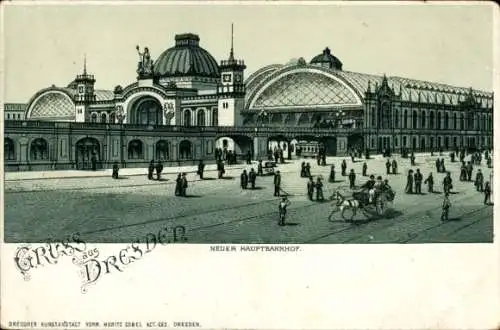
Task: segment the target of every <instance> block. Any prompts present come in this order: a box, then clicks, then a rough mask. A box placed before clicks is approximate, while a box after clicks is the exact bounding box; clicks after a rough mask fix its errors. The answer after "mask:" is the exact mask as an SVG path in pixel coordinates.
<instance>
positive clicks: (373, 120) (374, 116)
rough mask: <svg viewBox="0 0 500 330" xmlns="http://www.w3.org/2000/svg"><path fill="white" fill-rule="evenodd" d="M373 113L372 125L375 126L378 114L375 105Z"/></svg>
mask: <svg viewBox="0 0 500 330" xmlns="http://www.w3.org/2000/svg"><path fill="white" fill-rule="evenodd" d="M371 114H372V127H375V125H376V123H377V115H376V113H375V107H372V111H371Z"/></svg>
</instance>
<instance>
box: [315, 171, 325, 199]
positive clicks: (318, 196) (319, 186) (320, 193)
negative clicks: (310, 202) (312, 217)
mask: <svg viewBox="0 0 500 330" xmlns="http://www.w3.org/2000/svg"><path fill="white" fill-rule="evenodd" d="M316 200H317V201H323V200H325V197H324V196H323V182H321V178H320V177H319V176H318V179H317V180H316Z"/></svg>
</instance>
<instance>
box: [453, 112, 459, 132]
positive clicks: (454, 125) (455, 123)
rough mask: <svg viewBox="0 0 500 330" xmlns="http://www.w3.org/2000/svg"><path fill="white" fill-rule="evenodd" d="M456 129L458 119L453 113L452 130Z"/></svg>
mask: <svg viewBox="0 0 500 330" xmlns="http://www.w3.org/2000/svg"><path fill="white" fill-rule="evenodd" d="M457 128H458V118H457V113H456V112H454V113H453V129H457Z"/></svg>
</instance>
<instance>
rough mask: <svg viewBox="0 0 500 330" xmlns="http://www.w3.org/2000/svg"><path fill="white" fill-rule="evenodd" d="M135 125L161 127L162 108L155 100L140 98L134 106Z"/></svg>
mask: <svg viewBox="0 0 500 330" xmlns="http://www.w3.org/2000/svg"><path fill="white" fill-rule="evenodd" d="M135 114H136V115H135V123H136V124H141V125H161V123H162V108H161V105H160V104H159V103H158V101H157V100H155V99H152V98H148V97H146V98H142V99H140V100H139V101H138V102H137V103H136V105H135Z"/></svg>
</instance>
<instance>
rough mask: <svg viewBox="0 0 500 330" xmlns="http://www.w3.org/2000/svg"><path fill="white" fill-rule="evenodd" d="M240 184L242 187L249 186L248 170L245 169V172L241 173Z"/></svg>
mask: <svg viewBox="0 0 500 330" xmlns="http://www.w3.org/2000/svg"><path fill="white" fill-rule="evenodd" d="M240 185H241V189H247V186H248V175H247V170H243V172H242V173H241V176H240Z"/></svg>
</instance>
